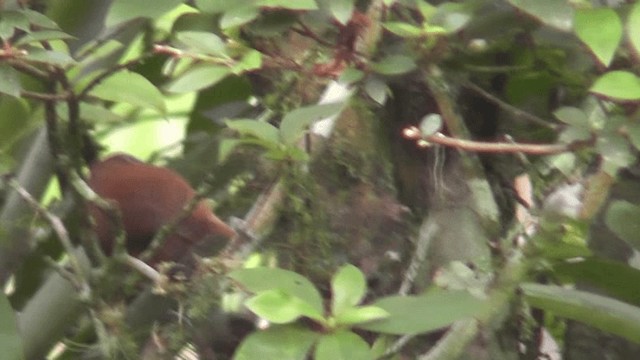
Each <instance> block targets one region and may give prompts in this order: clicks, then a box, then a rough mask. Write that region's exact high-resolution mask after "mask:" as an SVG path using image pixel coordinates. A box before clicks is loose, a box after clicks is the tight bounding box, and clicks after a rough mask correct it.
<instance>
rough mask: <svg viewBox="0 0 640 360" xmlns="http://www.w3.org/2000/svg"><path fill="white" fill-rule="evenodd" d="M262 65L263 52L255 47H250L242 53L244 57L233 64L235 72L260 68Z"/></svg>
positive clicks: (239, 72)
mask: <svg viewBox="0 0 640 360" xmlns="http://www.w3.org/2000/svg"><path fill="white" fill-rule="evenodd" d="M261 67H262V53H261V52H260V51H258V50H255V49H250V50H249V51H247V52H245V53H244V54H243V55H242V58H241V59H240V60H239V61H238V62H237V63H236V64H235V65H234V66H233V72H234V73H235V74H241V73H243V72H246V71H251V70H255V69H259V68H261Z"/></svg>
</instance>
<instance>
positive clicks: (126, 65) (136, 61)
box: [76, 53, 151, 100]
mask: <svg viewBox="0 0 640 360" xmlns="http://www.w3.org/2000/svg"><path fill="white" fill-rule="evenodd" d="M150 56H151V54H150V53H147V54H143V55H142V56H140V57H139V58H137V59H133V60H129V61H127V62H124V63H122V64H118V65H116V66H114V67H112V68H110V69H108V70H106V71H105V72H103V73H102V74H100V75H98V76H96V77H95V78H94V79H93V80H91V81H90V82H89V83H88V84H87V86H85V87H84V89H83V90H82V91H81V92H80V93H79V94H78V96H76V98H77V99H79V100H83V99H85V98H86V97H87V94H88V93H89V92H90V91H91V90H93V88H94V87H96V86H98V85H99V84H100V83H101V82H102V81H103V80H104V79H106V78H108V77H109V76H111V75H113V74H114V73H116V72H118V71H120V70H124V69H129V68H130V67H132V66H134V65H137V64H139V63H140V62H142V61H143V60H145V59H146V58H148V57H150Z"/></svg>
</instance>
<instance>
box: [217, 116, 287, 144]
mask: <svg viewBox="0 0 640 360" xmlns="http://www.w3.org/2000/svg"><path fill="white" fill-rule="evenodd" d="M225 124H226V125H227V126H228V127H229V128H230V129H233V130H235V131H237V132H239V133H240V134H243V135H251V136H255V137H257V138H258V139H263V140H265V141H268V142H272V143H274V144H279V143H280V138H279V135H278V129H277V128H276V127H275V126H273V125H271V124H269V123H267V122H264V121H257V120H252V119H237V120H227V121H225Z"/></svg>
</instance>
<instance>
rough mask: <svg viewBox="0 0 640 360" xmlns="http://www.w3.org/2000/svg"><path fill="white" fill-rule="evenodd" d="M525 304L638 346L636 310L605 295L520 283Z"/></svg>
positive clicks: (638, 316) (639, 328)
mask: <svg viewBox="0 0 640 360" xmlns="http://www.w3.org/2000/svg"><path fill="white" fill-rule="evenodd" d="M520 288H521V289H522V291H523V293H524V295H525V298H526V300H527V302H528V303H529V304H530V305H531V306H533V307H535V308H539V309H543V310H546V311H550V312H552V313H554V314H555V315H557V316H560V317H565V318H568V319H572V320H577V321H580V322H583V323H585V324H588V325H591V326H593V327H596V328H598V329H600V330H604V331H608V332H610V333H612V334H616V335H619V336H621V337H624V338H626V339H628V340H630V341H633V342H636V343H640V308H638V307H635V306H631V305H629V304H627V303H624V302H622V301H618V300H615V299H612V298H609V297H606V296H602V295H597V294H592V293H588V292H585V291H579V290H573V289H565V288H562V287H559V286H551V285H540V284H531V283H529V284H523V285H521V286H520Z"/></svg>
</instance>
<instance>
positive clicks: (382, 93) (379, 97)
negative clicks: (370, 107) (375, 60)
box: [364, 76, 391, 105]
mask: <svg viewBox="0 0 640 360" xmlns="http://www.w3.org/2000/svg"><path fill="white" fill-rule="evenodd" d="M364 91H365V92H366V93H367V95H369V97H370V98H371V99H372V100H373V101H375V102H377V103H378V104H380V105H384V104H385V102H387V97H388V96H389V94H390V93H391V89H389V86H387V84H386V83H385V82H384V81H382V80H381V79H379V78H378V77H377V76H373V77H369V78H367V81H366V82H365V83H364Z"/></svg>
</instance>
